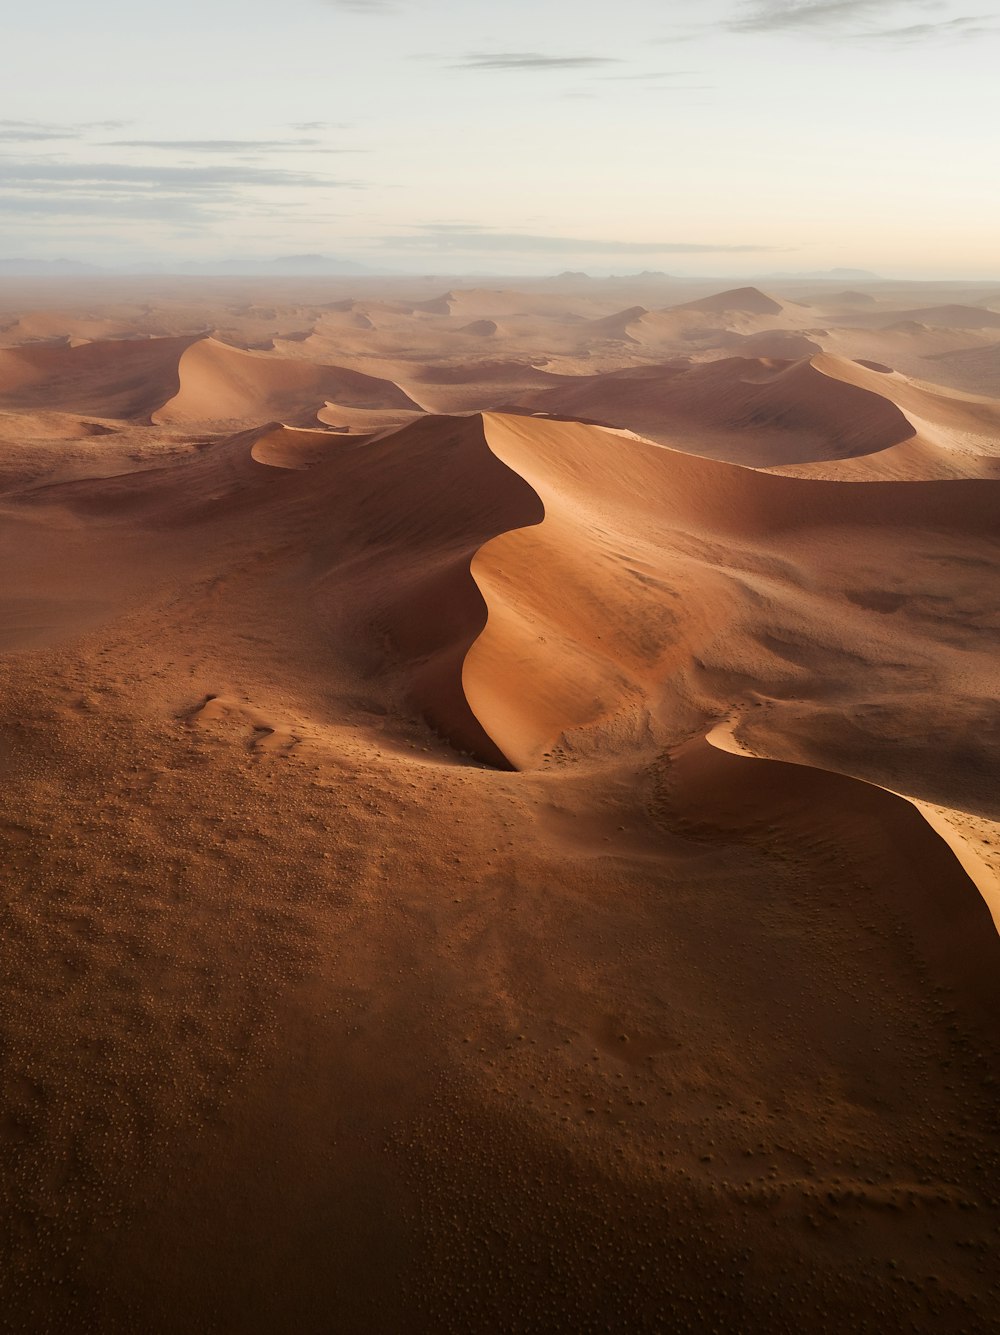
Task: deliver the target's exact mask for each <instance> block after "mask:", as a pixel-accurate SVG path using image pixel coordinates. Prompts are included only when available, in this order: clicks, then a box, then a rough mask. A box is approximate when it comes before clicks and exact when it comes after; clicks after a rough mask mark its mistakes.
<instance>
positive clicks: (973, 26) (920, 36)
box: [863, 16, 998, 42]
mask: <svg viewBox="0 0 1000 1335" xmlns="http://www.w3.org/2000/svg"><path fill="white" fill-rule="evenodd" d="M997 28H998V25H997V24H996V23H993V22H990V21H987V22H983V19H982V18H981V17H972V16H969V17H965V18H961V17H960V18H954V19H946V20H944V21H942V22H940V23H911V24H909V25H908V26H907V27H905V28H884V29H882V31H881V32H870V33H865V34H863V35H864V36H865V37H868V38H869V39H871V40H873V41H878V42H881V41H889V42H922V41H924V40H925V39H927V38H933V39H935V40H936V41H940V40H942V39H944V38H946V37H949V36H950V37H981V36H984V35H985V34H986V33H991V32H996V31H997Z"/></svg>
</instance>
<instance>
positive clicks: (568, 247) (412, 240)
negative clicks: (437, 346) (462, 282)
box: [379, 223, 781, 255]
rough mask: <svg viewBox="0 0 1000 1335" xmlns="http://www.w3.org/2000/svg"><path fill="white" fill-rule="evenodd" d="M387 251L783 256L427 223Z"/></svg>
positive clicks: (390, 240) (747, 248)
mask: <svg viewBox="0 0 1000 1335" xmlns="http://www.w3.org/2000/svg"><path fill="white" fill-rule="evenodd" d="M379 244H380V245H381V246H382V247H384V248H385V249H389V250H391V249H394V248H395V249H406V250H422V251H434V250H463V251H484V250H488V251H493V252H497V251H500V252H505V253H507V254H526V253H535V254H537V253H545V254H561V255H565V254H580V255H584V254H586V255H721V254H727V255H735V254H749V253H753V254H763V253H781V248H779V247H774V246H757V245H753V244H749V243H744V244H738V245H715V244H712V243H707V242H694V241H609V240H606V239H594V238H589V239H588V238H583V237H575V236H548V235H540V234H531V233H527V232H490V231H487V230H484V229H483V228H480V227H467V226H458V225H456V224H452V223H428V224H426V225H425V226H423V227H421V228H420V230H419V231H417V232H411V233H409V234H407V235H403V236H399V237H380V238H379Z"/></svg>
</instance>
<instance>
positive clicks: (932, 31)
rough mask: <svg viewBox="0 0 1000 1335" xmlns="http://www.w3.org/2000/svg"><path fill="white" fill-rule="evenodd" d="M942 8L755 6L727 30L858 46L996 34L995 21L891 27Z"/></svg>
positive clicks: (831, 1)
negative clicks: (831, 37) (826, 38)
mask: <svg viewBox="0 0 1000 1335" xmlns="http://www.w3.org/2000/svg"><path fill="white" fill-rule="evenodd" d="M942 8H943V4H942V0H896V3H893V0H888V3H887V0H753V3H751V4H749V5H747V6H744V9H743V12H741V13H739V14H737V15H736V16H735V17H733V18H730V19H729V20H728V21H727V22H725V23H724V25H723V26H724V27H725V28H726V29H727V30H728V31H729V32H735V33H749V34H754V33H757V34H762V33H763V34H767V33H783V32H792V33H795V32H799V33H803V34H808V33H810V32H812V33H816V34H822V33H829V34H836V35H838V36H841V37H846V38H848V39H849V40H853V41H876V42H886V43H888V42H893V41H895V42H899V43H901V44H906V43H908V42H918V41H924V40H928V39H945V38H948V37H959V38H961V37H973V36H976V35H978V34H980V33H985V32H992V31H995V29H996V26H997V25H996V24H995V23H994V22H993V21H992V20H990V19H989V18H988V17H986V16H980V15H953V16H951V17H944V16H942V17H939V18H933V17H931V18H928V19H927V20H926V22H922V23H895V24H894V23H892V22H891V19H892V18H893V17H894V16H896V17H899V18H902V17H904V16H905V15H909V14H912V13H913V11H914V10H920V11H922V12H924V13H928V14H933V13H935V12H940V11H941V10H942ZM894 11H895V14H894Z"/></svg>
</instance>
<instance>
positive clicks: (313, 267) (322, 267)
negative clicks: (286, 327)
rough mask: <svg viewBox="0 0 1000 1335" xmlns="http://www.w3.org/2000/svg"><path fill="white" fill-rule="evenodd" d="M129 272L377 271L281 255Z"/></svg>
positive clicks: (324, 257)
mask: <svg viewBox="0 0 1000 1335" xmlns="http://www.w3.org/2000/svg"><path fill="white" fill-rule="evenodd" d="M129 272H130V273H180V274H187V273H190V274H205V275H206V276H212V275H217V276H220V277H225V276H226V275H246V276H248V277H255V276H257V275H262V276H268V277H280V278H295V277H303V278H310V277H313V276H320V277H321V276H323V275H327V274H370V273H377V272H378V270H376V269H370V268H368V266H367V265H364V264H357V263H356V262H355V261H354V260H340V259H335V258H333V257H332V256H329V255H282V256H279V257H278V258H277V259H273V260H250V259H237V260H207V261H205V262H203V263H200V264H197V263H191V262H189V263H184V264H155V265H152V264H151V265H139V264H137V265H132V266H130V269H129Z"/></svg>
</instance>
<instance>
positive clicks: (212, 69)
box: [0, 0, 1000, 279]
mask: <svg viewBox="0 0 1000 1335" xmlns="http://www.w3.org/2000/svg"><path fill="white" fill-rule="evenodd" d="M615 18H616V22H615V25H614V27H613V30H611V31H609V26H608V18H607V11H606V9H605V8H604V7H603V6H602V7H601V8H600V9H599V8H598V7H597V6H596V5H590V4H585V5H582V6H577V7H575V8H574V10H573V12H572V18H571V21H568V20H567V15H566V13H565V11H558V12H557V11H556V10H554V9H546V10H541V11H538V12H536V11H535V10H534V9H531V10H529V8H528V6H527V5H526V3H525V2H524V0H513V2H512V4H511V5H509V6H508V7H507V8H506V9H505V11H504V16H503V22H502V23H501V22H499V21H498V18H497V15H496V12H495V10H494V9H493V7H492V6H486V5H485V4H483V3H480V2H478V0H474V2H473V3H465V4H462V5H459V4H457V3H455V2H454V0H439V2H438V3H436V4H434V5H433V6H431V7H427V6H421V7H419V8H418V7H417V6H416V5H415V4H413V3H412V0H399V2H398V3H390V2H389V0H386V2H384V3H383V2H381V0H294V3H293V4H291V5H289V6H286V7H284V8H283V9H282V10H280V11H275V10H274V9H273V8H272V7H271V6H268V5H265V4H262V3H259V2H258V0H251V3H250V4H249V5H246V4H244V5H241V6H239V7H237V5H236V4H235V0H216V3H215V4H214V5H212V6H211V7H205V6H197V7H196V6H195V5H194V4H193V3H191V0H179V3H178V4H177V5H176V6H174V7H173V9H172V10H171V11H170V13H169V15H168V14H166V13H165V12H163V13H160V12H152V11H151V12H143V13H142V14H141V15H140V16H137V15H136V14H135V13H134V12H133V11H132V10H131V9H129V10H126V8H125V6H124V5H123V4H122V3H121V2H120V0H97V3H96V4H95V5H94V6H92V7H89V8H88V9H87V10H86V11H81V10H80V9H79V8H78V7H71V6H70V5H68V4H67V3H66V0H41V3H39V4H38V5H36V6H34V7H33V8H32V9H30V10H22V11H20V12H18V13H16V14H15V15H13V16H11V18H9V19H8V24H7V37H8V50H9V53H10V56H11V59H10V62H9V64H10V68H11V73H10V75H9V77H8V99H7V102H6V103H5V106H4V108H3V116H2V117H0V141H2V144H0V146H2V150H3V151H2V152H0V256H5V257H14V256H24V257H27V258H30V259H33V260H54V259H58V258H62V257H66V258H69V259H73V260H80V261H84V262H90V263H97V264H102V265H112V266H120V265H128V264H135V263H165V264H168V265H169V264H183V263H189V262H217V261H221V260H226V259H233V258H243V259H247V260H257V259H262V258H270V257H275V256H284V255H301V254H323V255H330V256H336V257H338V258H342V259H348V260H353V261H356V262H358V263H361V264H365V265H368V266H371V267H372V268H375V269H380V270H383V271H388V272H398V273H417V272H440V273H442V274H445V273H447V274H456V275H459V274H474V273H480V274H484V273H492V274H496V275H498V276H502V275H505V274H519V275H534V274H538V275H541V274H548V273H556V272H559V271H560V270H562V269H582V270H585V271H587V272H591V273H595V274H609V273H629V272H637V271H640V270H643V269H653V270H664V271H667V272H669V273H671V274H674V275H677V276H679V277H685V276H693V275H699V276H701V275H705V274H712V275H718V276H720V277H724V276H727V275H734V276H735V275H739V276H748V277H752V276H753V275H756V274H773V273H780V272H786V273H791V274H794V273H798V272H803V271H804V272H809V273H811V272H815V271H821V270H825V269H829V268H857V269H868V270H873V271H875V272H876V273H878V274H880V275H882V276H884V277H887V278H896V277H899V278H907V279H920V278H940V277H948V278H963V277H970V278H971V277H975V278H982V277H983V275H989V274H991V273H995V272H996V271H997V268H998V264H997V258H996V242H995V224H994V223H993V219H995V217H996V216H997V212H998V207H1000V186H998V185H997V183H996V180H995V179H994V178H991V177H990V176H989V175H988V174H987V173H986V172H985V171H984V170H983V168H982V166H981V164H983V163H986V162H988V161H989V160H990V148H991V138H992V133H993V131H992V126H993V125H994V124H995V122H996V112H997V105H996V104H997V91H996V81H995V73H994V72H995V67H996V61H997V55H998V53H1000V23H998V20H997V19H996V17H995V16H993V15H989V14H986V13H984V12H982V10H981V8H977V7H976V6H970V7H969V8H966V7H963V6H959V5H957V4H956V3H955V2H954V0H895V2H893V0H890V2H889V3H876V2H875V0H752V2H747V0H711V3H710V4H707V5H699V6H695V5H694V4H693V3H682V4H681V5H679V6H676V7H675V8H674V9H673V11H672V13H671V14H670V15H669V16H666V15H665V14H664V12H663V10H662V7H661V6H658V5H654V4H653V3H652V0H625V3H624V4H623V5H621V6H619V7H618V9H617V10H616V11H615ZM53 32H56V33H58V34H59V39H58V41H56V42H55V43H53V40H52V34H53Z"/></svg>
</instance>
